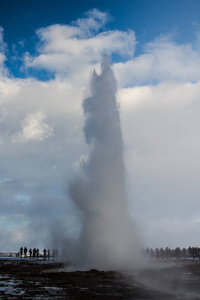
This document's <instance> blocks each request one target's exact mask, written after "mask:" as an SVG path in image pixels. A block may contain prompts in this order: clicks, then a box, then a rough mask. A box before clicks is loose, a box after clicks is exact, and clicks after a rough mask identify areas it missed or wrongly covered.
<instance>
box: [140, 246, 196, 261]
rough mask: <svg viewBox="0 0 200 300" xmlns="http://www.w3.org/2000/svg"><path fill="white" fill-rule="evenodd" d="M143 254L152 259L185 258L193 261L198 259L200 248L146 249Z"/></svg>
mask: <svg viewBox="0 0 200 300" xmlns="http://www.w3.org/2000/svg"><path fill="white" fill-rule="evenodd" d="M143 254H144V255H145V256H149V257H151V258H152V259H154V258H156V259H165V258H166V259H172V258H177V259H180V258H182V259H186V258H193V259H200V248H199V247H189V248H182V249H181V248H180V247H176V248H175V249H170V248H169V247H166V248H165V249H163V248H160V249H159V248H156V249H152V248H150V249H149V248H148V247H147V248H146V249H145V250H143Z"/></svg>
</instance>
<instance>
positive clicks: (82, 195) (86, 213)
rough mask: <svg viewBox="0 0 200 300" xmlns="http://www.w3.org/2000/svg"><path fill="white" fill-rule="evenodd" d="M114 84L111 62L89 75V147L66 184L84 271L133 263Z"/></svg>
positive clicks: (105, 61)
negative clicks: (78, 219)
mask: <svg viewBox="0 0 200 300" xmlns="http://www.w3.org/2000/svg"><path fill="white" fill-rule="evenodd" d="M116 91H117V85H116V81H115V78H114V75H113V71H112V69H111V67H110V64H109V58H108V57H107V56H105V57H104V58H103V62H102V72H101V74H100V75H97V74H96V72H94V73H93V76H92V80H91V97H90V98H87V99H85V100H84V101H83V110H84V115H85V124H84V128H83V130H84V134H85V140H86V142H87V143H88V144H89V146H90V153H89V156H88V158H87V159H85V160H82V161H81V171H82V174H81V175H80V176H79V177H78V178H76V179H75V180H74V182H73V183H71V184H70V194H71V197H72V199H73V201H74V202H75V203H76V204H77V205H78V207H79V208H80V210H81V211H82V213H83V224H84V225H83V228H82V232H81V235H80V240H79V250H80V251H79V253H80V257H79V258H80V262H81V263H82V264H84V265H85V266H86V267H87V268H98V269H119V268H125V267H128V266H130V265H131V264H132V263H133V257H134V251H135V249H136V247H135V246H136V245H134V234H133V226H132V223H131V220H130V217H129V215H128V212H127V203H126V192H125V182H124V181H125V180H124V173H125V172H124V162H123V143H122V134H121V127H120V118H119V111H118V105H117V102H116V97H115V95H116Z"/></svg>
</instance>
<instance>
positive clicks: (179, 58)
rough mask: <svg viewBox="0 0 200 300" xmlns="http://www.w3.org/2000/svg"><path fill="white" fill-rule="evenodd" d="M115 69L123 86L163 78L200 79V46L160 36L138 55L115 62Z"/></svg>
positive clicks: (152, 82) (155, 81)
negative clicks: (124, 60) (121, 61)
mask: <svg viewBox="0 0 200 300" xmlns="http://www.w3.org/2000/svg"><path fill="white" fill-rule="evenodd" d="M194 43H195V42H194ZM115 71H116V75H117V79H118V82H119V84H120V86H131V85H134V84H146V83H147V82H148V83H151V84H155V83H157V82H160V81H163V80H170V81H172V80H181V81H198V80H199V77H200V54H199V47H198V48H195V47H193V44H190V43H188V44H177V43H175V42H173V41H172V40H171V39H170V37H161V38H158V39H156V40H154V41H153V42H151V43H148V44H147V45H146V46H145V47H144V54H142V55H140V56H139V57H135V58H134V59H132V60H129V61H127V62H125V63H117V64H115Z"/></svg>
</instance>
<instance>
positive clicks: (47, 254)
mask: <svg viewBox="0 0 200 300" xmlns="http://www.w3.org/2000/svg"><path fill="white" fill-rule="evenodd" d="M17 256H18V257H21V258H22V257H24V258H27V257H29V258H30V259H31V258H35V259H36V258H37V259H38V258H39V257H40V258H41V257H42V258H43V259H44V260H46V259H50V258H53V259H55V258H56V257H57V256H58V250H57V249H53V251H52V252H51V251H50V249H45V248H44V250H43V254H42V253H40V251H39V249H38V248H37V249H36V248H33V249H32V248H30V249H29V250H28V249H27V247H24V248H23V247H21V248H20V250H19V252H18V254H17Z"/></svg>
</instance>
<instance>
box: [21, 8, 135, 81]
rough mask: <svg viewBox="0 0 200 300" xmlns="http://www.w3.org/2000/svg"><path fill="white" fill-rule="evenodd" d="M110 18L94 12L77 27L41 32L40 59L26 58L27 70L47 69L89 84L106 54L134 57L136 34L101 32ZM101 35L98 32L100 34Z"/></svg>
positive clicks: (54, 26)
mask: <svg viewBox="0 0 200 300" xmlns="http://www.w3.org/2000/svg"><path fill="white" fill-rule="evenodd" d="M108 18H109V16H108V15H107V14H105V13H101V12H99V11H97V10H93V11H90V13H89V17H88V18H83V19H79V20H78V21H77V22H74V23H73V24H74V26H69V25H58V24H56V25H52V26H49V27H46V28H40V29H39V30H38V31H37V35H38V37H39V39H40V43H39V44H38V53H39V54H38V55H36V56H31V55H30V54H29V53H27V54H26V55H25V64H26V67H32V68H39V69H40V68H44V69H46V70H48V71H51V72H55V73H60V74H64V75H65V76H66V75H67V76H68V78H69V80H71V77H72V78H73V75H74V77H77V76H78V78H79V79H78V80H77V81H76V83H77V84H78V82H79V81H80V80H81V82H84V84H85V70H87V77H88V75H89V70H91V67H92V66H93V65H94V63H99V61H100V60H101V57H102V55H103V54H105V53H108V54H112V53H118V54H121V55H129V56H132V55H133V53H134V48H135V44H136V40H135V34H134V32H133V31H131V30H129V31H127V32H122V31H118V30H115V31H103V32H100V33H98V29H100V27H101V26H102V25H103V24H105V23H106V22H107V20H108ZM96 31H97V32H96Z"/></svg>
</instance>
